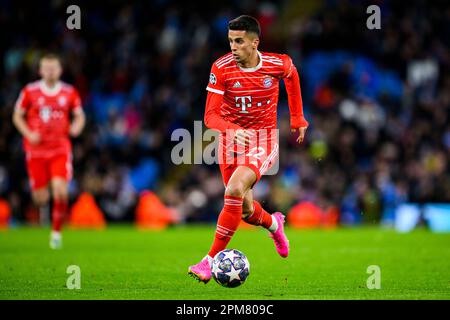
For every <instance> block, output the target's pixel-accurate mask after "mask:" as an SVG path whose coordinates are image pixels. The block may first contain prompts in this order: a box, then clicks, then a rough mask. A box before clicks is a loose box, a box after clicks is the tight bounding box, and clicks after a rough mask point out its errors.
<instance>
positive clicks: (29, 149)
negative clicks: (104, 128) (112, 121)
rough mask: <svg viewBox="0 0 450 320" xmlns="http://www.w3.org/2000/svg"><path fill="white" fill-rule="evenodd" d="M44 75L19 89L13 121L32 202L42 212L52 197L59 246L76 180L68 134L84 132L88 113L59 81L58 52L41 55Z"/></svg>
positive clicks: (52, 240) (56, 246)
mask: <svg viewBox="0 0 450 320" xmlns="http://www.w3.org/2000/svg"><path fill="white" fill-rule="evenodd" d="M39 74H40V76H41V79H40V80H38V81H35V82H32V83H29V84H28V85H26V86H25V87H24V88H23V89H22V91H21V92H20V96H19V98H18V99H17V102H16V105H15V109H14V114H13V123H14V125H15V126H16V128H17V130H18V131H19V132H20V133H21V134H22V136H23V138H24V149H25V154H26V167H27V171H28V176H29V179H30V186H31V190H32V198H33V202H34V203H35V204H36V205H37V206H38V207H39V208H40V209H41V211H42V210H43V208H46V207H47V208H48V204H49V200H50V194H51V196H52V199H53V206H52V231H51V234H50V247H51V248H52V249H59V248H61V247H62V236H61V228H62V224H63V222H64V218H65V216H66V215H67V211H68V183H69V181H70V179H71V178H72V146H71V142H70V138H69V136H72V137H78V136H79V135H80V133H81V131H82V130H83V127H84V125H85V115H84V112H83V109H82V104H81V99H80V96H79V94H78V91H77V90H76V89H75V88H74V87H73V86H71V85H69V84H66V83H64V82H62V81H60V77H61V74H62V65H61V59H60V58H59V57H58V56H57V55H55V54H47V55H44V56H43V57H42V58H41V60H40V62H39ZM71 114H72V115H73V119H72V121H71ZM49 191H50V192H49Z"/></svg>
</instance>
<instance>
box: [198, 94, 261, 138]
mask: <svg viewBox="0 0 450 320" xmlns="http://www.w3.org/2000/svg"><path fill="white" fill-rule="evenodd" d="M222 100H223V95H222V94H219V93H215V92H212V91H209V90H208V95H207V96H206V108H205V117H204V121H205V126H206V127H208V128H210V129H213V130H217V131H219V132H226V130H235V132H234V140H235V142H236V143H238V144H241V145H244V146H245V145H248V144H249V143H250V139H251V138H252V136H253V134H252V133H251V132H249V131H247V130H244V129H243V128H241V127H240V126H239V125H237V124H235V123H232V122H229V121H226V120H225V119H223V118H222V116H221V114H220V106H221V105H222Z"/></svg>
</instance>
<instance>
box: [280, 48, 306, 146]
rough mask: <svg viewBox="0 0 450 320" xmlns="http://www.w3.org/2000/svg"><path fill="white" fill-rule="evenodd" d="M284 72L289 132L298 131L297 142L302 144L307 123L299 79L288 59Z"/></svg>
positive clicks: (295, 69)
mask: <svg viewBox="0 0 450 320" xmlns="http://www.w3.org/2000/svg"><path fill="white" fill-rule="evenodd" d="M285 70H286V72H285V77H284V84H285V87H286V92H287V96H288V104H289V112H290V115H291V131H292V132H297V130H298V138H297V142H298V143H302V142H303V139H304V138H305V134H306V129H307V128H308V121H306V119H305V117H304V115H303V102H302V94H301V90H300V77H299V75H298V71H297V68H296V67H295V65H294V64H293V63H292V60H291V58H289V57H288V59H287V61H286V62H285Z"/></svg>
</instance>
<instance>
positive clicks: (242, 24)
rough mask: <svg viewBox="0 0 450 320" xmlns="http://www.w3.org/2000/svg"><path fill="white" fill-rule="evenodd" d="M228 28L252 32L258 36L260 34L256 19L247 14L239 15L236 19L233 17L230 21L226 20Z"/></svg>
mask: <svg viewBox="0 0 450 320" xmlns="http://www.w3.org/2000/svg"><path fill="white" fill-rule="evenodd" d="M228 29H229V30H239V31H247V32H254V33H256V34H257V35H258V37H259V36H260V34H261V28H260V27H259V22H258V20H256V19H255V18H253V17H251V16H247V15H242V16H239V17H237V18H236V19H233V20H231V21H230V22H228Z"/></svg>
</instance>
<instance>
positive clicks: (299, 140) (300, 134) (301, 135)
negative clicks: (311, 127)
mask: <svg viewBox="0 0 450 320" xmlns="http://www.w3.org/2000/svg"><path fill="white" fill-rule="evenodd" d="M306 129H308V127H300V128H298V129H291V132H293V133H295V132H297V130H298V138H297V140H296V141H297V143H298V144H300V143H302V142H303V140H304V139H305V134H306Z"/></svg>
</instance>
